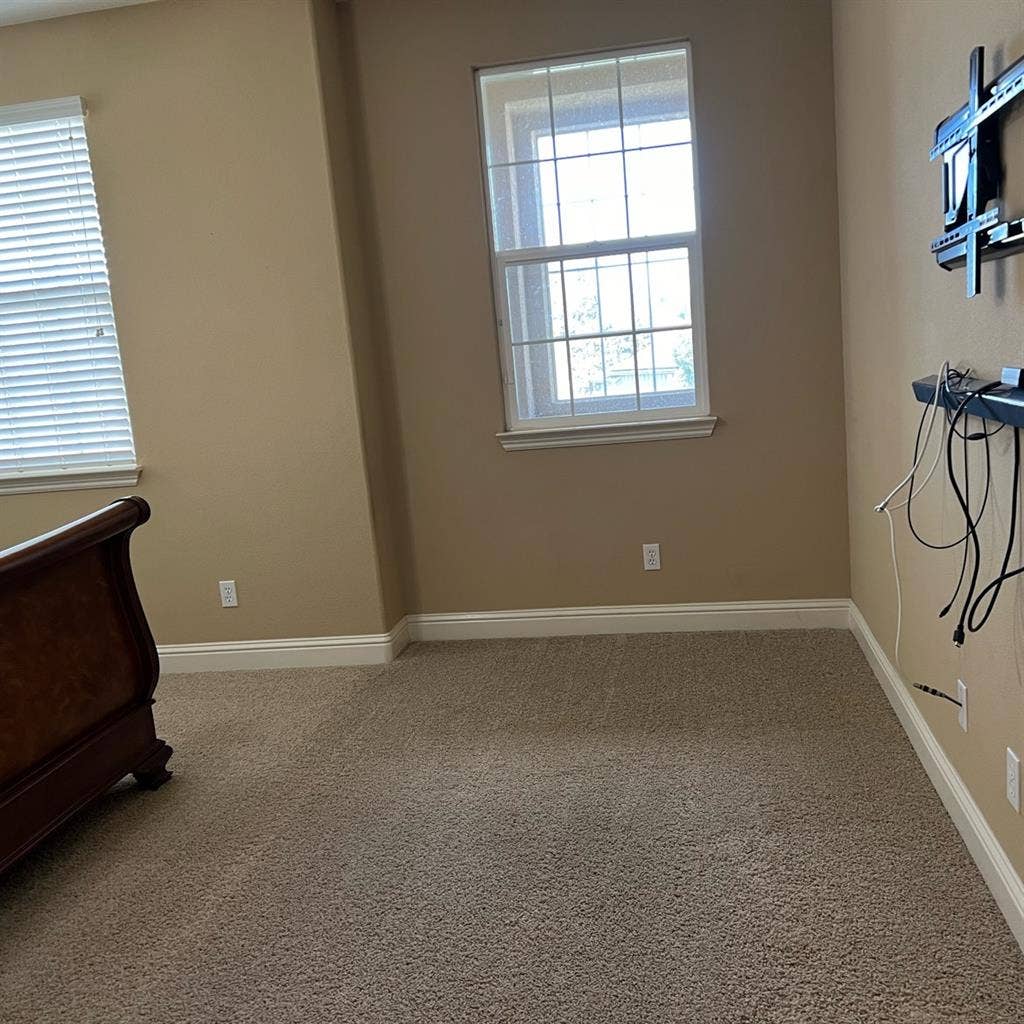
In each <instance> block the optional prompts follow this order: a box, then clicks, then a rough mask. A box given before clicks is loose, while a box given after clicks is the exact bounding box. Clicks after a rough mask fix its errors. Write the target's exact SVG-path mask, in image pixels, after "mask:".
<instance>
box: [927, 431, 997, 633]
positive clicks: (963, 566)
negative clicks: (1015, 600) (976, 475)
mask: <svg viewBox="0 0 1024 1024" xmlns="http://www.w3.org/2000/svg"><path fill="white" fill-rule="evenodd" d="M955 436H959V437H962V438H963V439H964V491H965V492H966V494H967V498H968V501H969V500H970V496H971V477H970V462H969V460H968V454H967V436H966V435H965V434H957V433H956V431H955V430H953V431H950V433H949V434H948V435H947V448H946V457H947V460H951V459H952V455H951V453H950V448H951V447H952V443H953V438H954V437H955ZM985 456H986V458H985V462H986V465H987V467H988V472H987V473H986V474H985V498H986V500H987V499H988V484H989V483H990V482H991V479H992V469H991V463H990V462H989V460H988V442H986V444H985ZM947 472H948V475H949V479H950V480H951V481H952V479H953V471H952V468H951V467H950V468H949V469H948V470H947ZM984 513H985V506H984V505H982V507H981V511H980V512H979V513H978V518H979V519H980V518H981V517H982V515H984ZM966 522H967V532H966V533H965V534H964V536H963V540H962V543H963V546H964V552H963V555H962V557H961V558H960V575H959V576H958V577H957V580H956V587H955V588H954V590H953V594H952V596H951V597H950V599H949V601H948V602H946V606H945V607H944V608H943V609H942V610H941V611H940V612H939V618H940V619H944V618H945V617H946V616H947V615H948V614H949V610H950V609H951V608H952V607H953V605H954V604H955V603H956V599H957V598H958V597H959V596H960V588H961V587H962V586H963V585H964V577H965V576H966V575H967V557H968V554H969V552H970V548H969V547H968V544H967V540H968V538H969V537H970V529H971V526H972V524H973V522H974V520H972V519H971V517H970V514H969V513H968V515H967V517H966Z"/></svg>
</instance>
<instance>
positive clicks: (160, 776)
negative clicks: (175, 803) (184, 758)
mask: <svg viewBox="0 0 1024 1024" xmlns="http://www.w3.org/2000/svg"><path fill="white" fill-rule="evenodd" d="M173 753H174V750H173V748H172V747H169V746H168V745H167V744H166V743H164V742H163V740H161V741H160V747H159V748H158V749H157V750H156V752H155V753H153V754H150V756H149V757H147V758H146V760H145V761H143V762H142V764H140V765H139V767H138V768H136V769H135V771H134V772H132V774H133V775H134V776H135V781H136V782H138V784H139V785H140V786H141V787H142V788H143V789H159V788H160V787H161V786H162V785H163V784H164V783H165V782H166V781H167V780H168V779H169V778H170V777H171V775H173V774H174V773H173V772H170V771H168V769H167V762H168V761H169V760H170V758H171V754H173Z"/></svg>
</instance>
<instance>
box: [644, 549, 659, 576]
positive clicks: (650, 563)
mask: <svg viewBox="0 0 1024 1024" xmlns="http://www.w3.org/2000/svg"><path fill="white" fill-rule="evenodd" d="M660 568H661V545H660V544H645V545H644V569H645V570H650V569H660Z"/></svg>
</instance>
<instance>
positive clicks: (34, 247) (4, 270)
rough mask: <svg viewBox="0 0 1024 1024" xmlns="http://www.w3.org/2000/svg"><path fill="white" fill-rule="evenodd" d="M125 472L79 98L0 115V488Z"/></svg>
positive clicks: (122, 413) (127, 442)
mask: <svg viewBox="0 0 1024 1024" xmlns="http://www.w3.org/2000/svg"><path fill="white" fill-rule="evenodd" d="M135 468H136V467H135V446H134V443H133V440H132V429H131V423H130V421H129V418H128V403H127V400H126V398H125V388H124V378H123V375H122V372H121V355H120V352H119V350H118V344H117V328H116V326H115V323H114V310H113V306H112V305H111V300H110V282H109V280H108V278H107V259H106V254H105V252H104V248H103V236H102V232H101V230H100V221H99V212H98V210H97V207H96V191H95V188H94V185H93V178H92V167H91V166H90V162H89V150H88V146H87V144H86V138H85V120H84V116H83V110H82V104H81V101H80V100H79V99H78V98H77V97H74V98H71V99H64V100H53V101H47V102H43V103H27V104H21V105H19V106H16V107H5V108H0V489H4V488H8V489H9V487H10V485H11V484H12V482H13V483H14V484H15V485H17V483H18V482H19V481H26V480H32V479H39V478H45V479H50V480H54V481H56V486H61V484H60V478H61V476H62V475H63V476H64V477H65V478H72V477H73V478H74V479H75V480H77V481H79V485H81V481H82V480H83V479H85V478H87V477H88V476H89V474H93V473H94V474H105V475H107V477H108V478H109V479H111V480H113V481H116V482H119V483H120V482H124V481H123V480H122V479H119V478H117V473H118V471H128V470H134V469H135Z"/></svg>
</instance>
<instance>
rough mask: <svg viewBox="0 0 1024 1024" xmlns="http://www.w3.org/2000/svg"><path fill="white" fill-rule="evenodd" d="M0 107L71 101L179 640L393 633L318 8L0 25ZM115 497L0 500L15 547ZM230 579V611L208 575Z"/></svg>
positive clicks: (159, 615) (225, 1)
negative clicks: (317, 43) (82, 126)
mask: <svg viewBox="0 0 1024 1024" xmlns="http://www.w3.org/2000/svg"><path fill="white" fill-rule="evenodd" d="M0 69H2V72H0V104H7V103H18V102H23V101H28V100H38V99H47V98H51V97H56V96H64V95H70V94H80V95H82V96H84V97H85V98H86V101H87V103H88V105H89V108H90V114H89V119H88V122H87V130H88V133H89V142H90V148H91V151H92V158H93V165H94V171H95V177H96V186H97V192H98V195H99V201H100V213H101V216H102V219H103V227H104V232H105V236H106V242H107V249H108V256H109V261H110V275H111V282H112V292H113V298H114V307H115V312H116V315H117V321H118V328H119V333H120V340H121V348H122V353H123V356H124V365H125V375H126V378H127V387H128V398H129V403H130V406H131V410H132V418H133V422H134V427H135V432H136V440H137V446H138V451H139V455H140V457H141V461H142V463H143V465H144V471H143V476H142V480H141V482H140V485H139V488H138V489H139V491H140V493H142V494H143V495H144V496H145V497H146V498H147V499H148V500H149V501H150V502H151V503H152V505H153V509H154V517H153V521H152V523H151V524H149V525H147V526H146V527H145V528H144V529H143V530H141V531H140V532H139V534H138V538H137V543H136V548H135V565H136V569H137V575H138V579H139V584H140V589H141V591H142V595H143V599H144V601H145V604H146V608H147V611H148V613H149V615H150V618H151V621H152V623H153V626H154V631H155V633H156V636H157V639H158V640H159V641H162V642H165V643H174V642H196V641H205V640H230V639H248V638H259V637H287V636H310V635H312V636H316V635H334V634H345V633H362V632H377V631H379V630H381V629H382V628H383V626H384V616H383V612H382V607H381V595H380V586H379V582H378V572H377V567H376V564H375V558H374V545H373V527H372V522H371V516H370V505H369V497H368V488H367V482H366V474H365V466H364V458H363V452H362V445H361V439H360V430H359V420H358V410H357V399H356V392H355V385H354V380H353V367H352V358H351V353H350V349H349V344H348V321H347V314H346V309H345V305H344V302H343V301H342V288H341V270H340V266H339V259H338V245H337V235H336V225H335V220H334V216H333V209H332V204H331V181H330V174H329V167H328V160H327V149H326V138H325V131H324V120H323V104H322V100H321V94H320V87H319V79H318V74H317V65H316V52H315V47H314V39H313V31H312V21H311V12H310V9H309V6H308V4H307V3H306V2H305V0H260V2H259V3H238V2H236V0H203V2H175V0H167V2H163V3H155V4H147V5H143V6H140V7H131V8H126V9H122V10H117V11H109V12H102V13H96V14H88V15H82V16H77V17H70V18H62V19H57V20H53V21H45V22H39V23H35V24H28V25H19V26H15V27H12V28H5V29H3V30H0ZM115 496H116V494H114V493H111V492H103V491H77V492H64V493H56V494H42V495H25V496H15V497H0V543H9V542H13V541H15V540H19V539H23V538H25V537H27V536H31V535H32V534H34V533H37V532H39V531H41V530H43V529H46V528H50V527H52V526H54V525H56V524H58V523H60V522H62V521H64V520H67V519H69V518H71V517H73V516H76V515H79V514H82V513H84V512H87V511H89V510H91V509H93V508H95V507H97V506H99V505H100V504H102V503H103V502H104V501H106V500H107V499H108V498H111V497H115ZM225 577H226V578H233V579H235V580H237V582H238V589H239V596H240V607H239V608H238V609H236V610H231V611H225V610H222V609H221V608H220V604H219V600H218V596H217V580H218V579H220V578H225Z"/></svg>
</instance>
